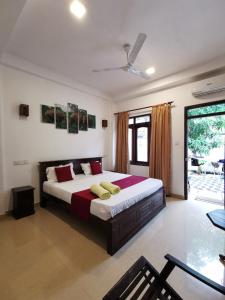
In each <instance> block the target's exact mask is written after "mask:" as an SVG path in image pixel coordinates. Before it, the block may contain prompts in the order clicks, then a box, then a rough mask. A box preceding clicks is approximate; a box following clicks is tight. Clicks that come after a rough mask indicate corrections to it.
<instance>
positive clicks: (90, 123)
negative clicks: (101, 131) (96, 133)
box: [88, 114, 96, 129]
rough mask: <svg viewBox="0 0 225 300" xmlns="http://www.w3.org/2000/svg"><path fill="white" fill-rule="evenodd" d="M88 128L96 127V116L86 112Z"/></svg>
mask: <svg viewBox="0 0 225 300" xmlns="http://www.w3.org/2000/svg"><path fill="white" fill-rule="evenodd" d="M88 128H92V129H96V116H95V115H89V114H88Z"/></svg>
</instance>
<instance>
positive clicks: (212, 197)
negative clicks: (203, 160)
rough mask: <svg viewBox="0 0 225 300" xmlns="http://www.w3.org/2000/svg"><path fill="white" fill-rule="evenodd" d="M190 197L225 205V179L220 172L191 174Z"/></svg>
mask: <svg viewBox="0 0 225 300" xmlns="http://www.w3.org/2000/svg"><path fill="white" fill-rule="evenodd" d="M188 179H189V186H190V190H189V197H188V198H189V199H196V200H202V201H209V202H212V203H218V204H220V205H224V179H223V176H222V175H218V174H215V175H214V174H199V175H198V174H191V175H189V177H188Z"/></svg>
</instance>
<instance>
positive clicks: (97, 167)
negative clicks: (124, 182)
mask: <svg viewBox="0 0 225 300" xmlns="http://www.w3.org/2000/svg"><path fill="white" fill-rule="evenodd" d="M90 165H91V173H92V175H97V174H101V173H102V165H101V163H100V162H99V161H92V162H90Z"/></svg>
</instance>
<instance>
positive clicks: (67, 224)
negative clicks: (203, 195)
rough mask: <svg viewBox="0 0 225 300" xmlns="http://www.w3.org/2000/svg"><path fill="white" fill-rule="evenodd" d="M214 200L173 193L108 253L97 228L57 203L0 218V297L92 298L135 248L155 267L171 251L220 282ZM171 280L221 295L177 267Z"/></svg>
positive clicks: (187, 291) (190, 291)
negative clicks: (120, 245) (212, 218)
mask: <svg viewBox="0 0 225 300" xmlns="http://www.w3.org/2000/svg"><path fill="white" fill-rule="evenodd" d="M214 208H216V206H214V205H210V204H207V203H201V202H197V201H173V200H172V199H171V201H169V202H168V205H167V207H166V209H164V210H163V211H162V212H161V213H160V214H159V215H158V216H157V217H156V218H154V219H153V220H152V221H151V222H149V224H147V225H146V226H145V227H144V228H143V229H142V230H141V231H140V232H139V233H138V234H137V235H136V236H135V237H134V238H133V239H131V240H130V241H129V242H128V243H127V244H126V245H125V246H124V247H123V248H122V249H121V250H120V251H119V252H117V253H116V254H115V255H114V256H109V255H108V254H107V253H106V251H105V249H104V246H105V240H104V237H103V236H102V235H101V234H100V233H99V231H98V229H97V228H92V227H90V226H89V225H88V224H84V223H82V222H80V221H77V220H74V219H73V218H72V217H71V216H69V215H68V214H67V213H66V212H65V211H62V210H61V209H59V208H57V207H51V208H50V209H48V210H45V209H41V208H37V210H36V213H35V215H32V216H29V217H26V218H23V219H20V220H14V219H13V218H11V217H10V216H6V217H4V218H1V219H0V267H1V269H0V299H3V300H22V299H23V300H28V299H29V300H30V299H32V300H45V299H46V300H53V299H54V300H58V299H60V300H64V299H65V300H70V299H71V300H72V299H77V300H79V299H81V300H97V299H101V298H102V297H103V296H104V294H105V293H106V292H107V291H108V290H109V289H110V288H111V287H112V286H113V285H114V284H115V283H116V281H117V280H118V279H119V278H120V277H121V276H122V274H123V273H124V272H125V271H126V270H127V269H128V268H129V267H130V266H131V265H132V263H133V262H135V261H136V260H137V259H138V258H139V257H140V256H141V255H144V256H145V257H146V258H147V259H149V260H150V262H151V263H152V264H153V265H154V266H155V267H156V268H157V269H158V270H159V271H160V270H161V269H162V267H163V266H164V264H165V259H164V255H165V254H166V253H170V254H172V255H174V256H176V257H177V258H179V259H181V260H183V261H184V262H185V263H187V264H189V265H190V266H191V267H193V268H194V269H196V270H198V271H199V272H201V273H202V274H204V275H206V276H208V277H210V278H211V279H213V280H216V281H217V282H219V283H222V284H224V279H225V268H224V266H223V265H222V264H221V263H220V262H219V260H218V253H220V252H222V253H224V252H225V235H224V232H223V231H222V230H220V229H218V228H216V227H214V226H213V225H212V224H211V222H210V221H209V220H208V218H207V217H206V212H208V211H210V210H212V209H214ZM169 282H170V283H171V285H172V286H173V287H174V288H175V289H176V290H177V291H178V292H179V293H180V294H181V295H182V296H183V298H184V299H188V300H190V299H193V300H195V299H196V300H203V299H204V300H209V299H210V300H212V299H213V300H221V299H224V297H223V296H222V295H220V294H218V293H217V292H215V291H213V290H212V289H210V288H208V287H206V286H204V285H203V284H201V283H199V282H198V281H196V280H194V279H192V278H191V277H190V276H189V275H186V274H184V273H183V272H181V271H180V270H176V269H175V271H174V272H173V273H172V275H171V276H170V277H169Z"/></svg>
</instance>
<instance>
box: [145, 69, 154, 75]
mask: <svg viewBox="0 0 225 300" xmlns="http://www.w3.org/2000/svg"><path fill="white" fill-rule="evenodd" d="M145 73H146V74H148V75H152V74H154V73H155V68H154V67H151V68H148V69H146V70H145Z"/></svg>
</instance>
